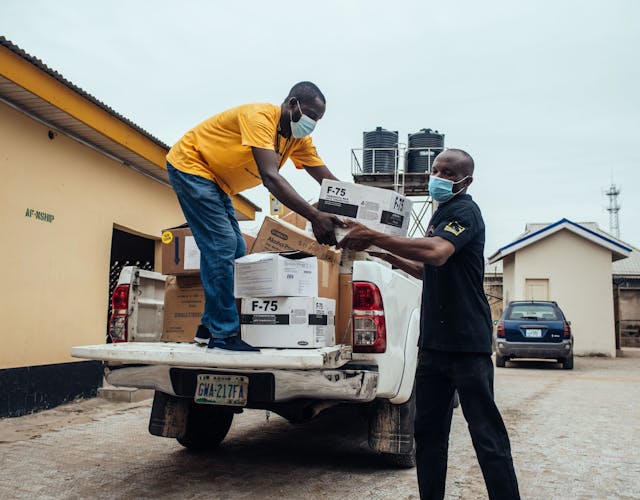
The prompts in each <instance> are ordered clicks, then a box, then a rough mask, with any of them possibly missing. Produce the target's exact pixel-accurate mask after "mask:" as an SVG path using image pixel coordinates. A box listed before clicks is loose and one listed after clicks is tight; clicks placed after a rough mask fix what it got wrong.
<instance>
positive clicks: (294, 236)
mask: <svg viewBox="0 0 640 500" xmlns="http://www.w3.org/2000/svg"><path fill="white" fill-rule="evenodd" d="M288 250H300V251H301V252H306V253H308V254H311V255H315V256H316V257H318V259H322V260H326V261H329V262H334V263H340V256H341V252H340V250H336V249H335V248H333V247H330V246H329V245H321V244H320V243H318V242H317V241H316V239H315V237H314V236H313V234H312V233H307V232H306V231H303V230H302V229H300V228H298V227H296V226H294V225H292V224H289V223H288V222H285V221H282V220H278V219H274V218H273V217H265V219H264V222H263V223H262V226H261V227H260V231H259V232H258V235H257V236H256V241H255V243H254V244H253V252H254V253H257V252H285V251H288Z"/></svg>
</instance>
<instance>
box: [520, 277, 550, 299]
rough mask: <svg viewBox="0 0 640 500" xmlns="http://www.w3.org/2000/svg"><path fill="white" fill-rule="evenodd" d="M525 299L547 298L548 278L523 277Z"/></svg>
mask: <svg viewBox="0 0 640 500" xmlns="http://www.w3.org/2000/svg"><path fill="white" fill-rule="evenodd" d="M524 288H525V297H526V298H525V300H549V280H548V279H525V282H524Z"/></svg>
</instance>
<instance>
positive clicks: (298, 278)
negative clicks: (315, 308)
mask: <svg viewBox="0 0 640 500" xmlns="http://www.w3.org/2000/svg"><path fill="white" fill-rule="evenodd" d="M233 291H234V292H233V293H234V295H235V296H236V298H241V297H281V296H282V297H317V296H318V258H317V257H315V256H312V255H309V254H307V253H304V252H282V253H275V252H273V253H267V252H260V253H253V254H249V255H245V256H244V257H240V258H238V259H236V260H235V268H234V283H233Z"/></svg>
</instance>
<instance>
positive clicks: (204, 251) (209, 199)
mask: <svg viewBox="0 0 640 500" xmlns="http://www.w3.org/2000/svg"><path fill="white" fill-rule="evenodd" d="M167 172H168V173H169V180H170V181H171V185H172V186H173V190H174V191H175V192H176V195H177V196H178V201H179V202H180V206H181V207H182V212H183V213H184V216H185V218H186V219H187V223H188V224H189V227H190V228H191V232H192V233H193V237H194V238H195V241H196V244H197V245H198V249H199V250H200V277H201V278H202V285H203V288H204V296H205V304H204V313H203V314H202V319H201V322H202V324H203V325H204V326H205V327H207V328H208V329H209V332H211V336H212V337H214V338H225V337H231V336H234V335H238V334H239V332H240V319H239V317H238V309H237V308H236V301H235V297H234V295H233V261H234V259H236V258H238V257H242V256H243V255H244V254H245V252H246V250H247V247H246V245H245V242H244V238H243V237H242V232H241V231H240V226H239V225H238V221H237V220H236V214H235V210H234V209H233V205H232V203H231V198H230V197H229V195H228V194H226V193H225V192H224V191H223V190H222V189H220V187H219V186H218V185H217V184H216V183H215V182H212V181H210V180H208V179H205V178H204V177H199V176H197V175H191V174H185V173H184V172H181V171H179V170H177V169H176V168H174V167H173V166H172V165H171V164H170V163H168V162H167Z"/></svg>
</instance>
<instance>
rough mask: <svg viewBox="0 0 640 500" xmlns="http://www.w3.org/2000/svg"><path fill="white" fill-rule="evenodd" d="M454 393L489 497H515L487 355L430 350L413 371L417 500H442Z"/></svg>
mask: <svg viewBox="0 0 640 500" xmlns="http://www.w3.org/2000/svg"><path fill="white" fill-rule="evenodd" d="M455 389H457V390H458V396H459V397H460V406H461V407H462V413H463V414H464V418H465V419H466V421H467V424H468V426H469V433H470V434H471V440H472V442H473V447H474V448H475V450H476V456H477V457H478V462H479V463H480V469H481V470H482V474H483V476H484V481H485V484H486V486H487V492H488V493H489V498H490V499H492V500H493V499H496V500H517V499H519V498H520V493H519V492H518V480H517V479H516V473H515V471H514V468H513V461H512V458H511V445H510V443H509V436H508V435H507V429H506V428H505V426H504V423H503V421H502V417H501V416H500V412H499V411H498V408H497V406H496V404H495V402H494V400H493V362H492V361H491V355H490V354H476V353H467V352H441V351H432V350H421V351H420V355H419V358H418V368H417V370H416V421H415V439H416V472H417V474H418V486H419V488H420V498H421V499H422V500H425V499H438V500H440V499H442V498H444V488H445V482H446V477H447V454H448V450H449V431H450V429H451V417H452V414H453V392H454V390H455Z"/></svg>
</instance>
